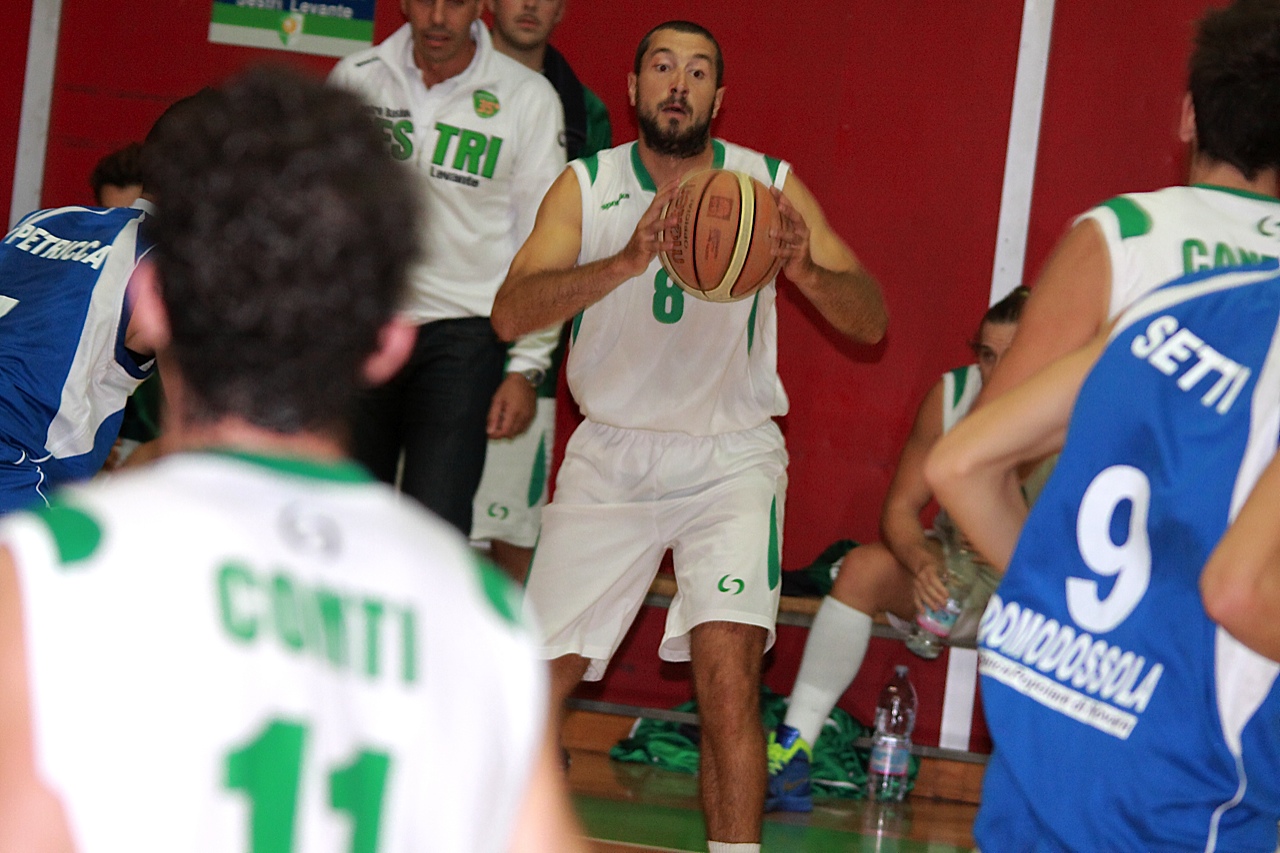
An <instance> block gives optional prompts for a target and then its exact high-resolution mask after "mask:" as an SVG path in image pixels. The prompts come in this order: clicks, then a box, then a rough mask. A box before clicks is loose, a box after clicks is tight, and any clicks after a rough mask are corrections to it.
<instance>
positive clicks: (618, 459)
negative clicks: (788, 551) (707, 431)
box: [525, 421, 787, 681]
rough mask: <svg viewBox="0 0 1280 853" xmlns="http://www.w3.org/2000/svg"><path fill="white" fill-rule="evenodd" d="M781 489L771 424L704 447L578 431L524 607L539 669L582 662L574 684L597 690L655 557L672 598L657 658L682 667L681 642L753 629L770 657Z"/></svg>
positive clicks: (546, 520)
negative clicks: (671, 577)
mask: <svg viewBox="0 0 1280 853" xmlns="http://www.w3.org/2000/svg"><path fill="white" fill-rule="evenodd" d="M786 486H787V451H786V448H785V446H784V443H783V439H782V434H781V433H780V432H779V430H778V428H777V426H776V425H775V424H774V423H773V422H772V421H769V422H767V423H765V424H763V425H761V426H759V427H756V428H754V429H750V430H744V431H742V432H734V433H728V434H724V435H714V436H690V435H686V434H683V433H659V432H652V431H647V430H626V429H618V428H615V427H609V426H603V425H601V424H596V423H592V422H591V421H585V422H584V423H583V424H582V425H581V426H580V427H579V428H578V429H577V430H576V431H575V432H574V434H573V437H572V438H570V440H569V445H568V447H567V448H566V451H565V459H564V462H563V463H562V465H561V467H560V473H559V474H558V477H557V480H556V496H555V499H554V500H553V501H552V502H551V504H550V505H549V506H547V507H546V509H545V510H544V511H543V514H542V536H541V538H540V539H539V541H538V547H537V550H536V551H535V552H534V557H533V565H532V568H531V569H530V573H529V580H528V587H527V591H526V594H525V608H526V610H528V611H530V613H531V615H532V616H533V618H534V621H535V624H536V625H537V626H538V630H539V631H540V634H541V641H540V642H539V643H538V645H539V646H540V652H541V654H542V656H543V657H544V658H546V659H548V660H550V659H554V658H557V657H560V656H561V655H566V654H577V655H582V656H583V657H586V658H589V659H591V664H590V666H589V667H588V669H587V674H586V680H588V681H595V680H599V679H600V678H602V677H603V676H604V671H605V668H606V666H607V665H608V663H609V659H610V658H612V657H613V654H614V652H616V651H617V649H618V646H619V645H620V644H621V642H622V639H623V637H624V636H625V635H626V633H627V630H628V628H630V626H631V623H632V621H634V619H635V617H636V614H637V613H638V612H639V610H640V606H641V605H642V604H643V602H644V597H645V595H646V593H647V592H648V590H649V585H650V583H652V581H653V577H654V575H655V574H656V573H657V571H658V566H659V563H660V562H661V560H662V555H663V553H664V552H665V551H666V550H667V549H670V550H671V552H672V558H673V563H674V566H675V575H676V583H677V586H678V591H677V593H676V596H675V598H674V599H673V600H672V602H671V607H670V609H669V610H668V612H667V622H666V629H665V631H664V634H663V638H662V644H661V646H660V647H659V649H658V655H659V657H661V658H662V659H663V660H667V661H687V660H689V632H690V631H691V630H692V629H693V628H694V626H696V625H699V624H701V623H703V622H713V621H727V622H740V623H744V624H748V625H758V626H760V627H762V628H764V629H766V630H767V631H768V632H769V636H768V640H767V642H766V645H765V648H766V649H768V648H770V647H772V646H773V641H774V637H775V632H774V626H775V623H776V619H777V613H778V599H779V595H780V588H781V583H780V581H781V554H782V522H783V511H784V507H785V495H786ZM535 639H536V638H535Z"/></svg>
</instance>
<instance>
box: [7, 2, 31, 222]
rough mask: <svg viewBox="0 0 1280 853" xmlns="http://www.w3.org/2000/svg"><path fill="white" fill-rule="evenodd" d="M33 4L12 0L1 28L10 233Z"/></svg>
mask: <svg viewBox="0 0 1280 853" xmlns="http://www.w3.org/2000/svg"><path fill="white" fill-rule="evenodd" d="M30 31H31V0H9V11H8V12H7V13H5V26H3V27H0V80H4V81H5V85H4V86H0V219H2V220H3V225H4V226H5V227H4V229H3V230H5V231H7V230H9V229H8V225H9V205H10V204H12V199H13V168H14V161H15V160H16V158H17V156H18V119H19V117H20V116H21V114H22V81H23V79H24V78H25V77H26V69H27V39H28V38H29V34H30Z"/></svg>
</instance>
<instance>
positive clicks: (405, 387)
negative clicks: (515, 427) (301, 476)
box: [352, 317, 507, 536]
mask: <svg viewBox="0 0 1280 853" xmlns="http://www.w3.org/2000/svg"><path fill="white" fill-rule="evenodd" d="M506 355H507V347H506V344H504V343H502V341H500V340H498V336H497V335H495V334H494V331H493V326H492V325H490V323H489V318H488V317H463V318H459V319H455V320H437V321H436V322H434V323H427V324H425V325H422V326H419V327H418V338H417V341H416V343H415V344H414V348H413V354H412V355H411V356H410V358H409V361H408V363H407V364H405V366H404V367H403V368H401V370H400V372H399V373H397V374H396V375H395V377H393V378H392V379H391V380H390V381H389V382H387V383H386V384H385V385H382V386H380V387H378V388H375V389H372V390H370V391H368V392H366V393H365V394H364V395H362V397H361V399H360V400H359V402H358V404H357V406H356V411H355V413H354V415H353V417H352V455H353V456H355V458H356V460H357V461H359V462H361V463H362V464H364V465H365V466H367V467H368V468H369V470H370V471H372V472H373V474H374V476H376V477H377V478H378V479H380V480H382V481H383V482H387V483H391V482H394V480H395V475H396V465H397V462H398V461H399V458H400V453H401V451H402V450H403V452H404V474H403V477H402V479H401V490H402V491H403V492H404V493H405V494H407V495H410V496H412V497H414V498H416V499H417V500H418V501H420V502H421V503H422V504H423V505H424V506H426V507H427V508H428V509H430V510H431V511H432V512H434V513H436V514H437V515H439V516H440V517H441V518H443V519H444V520H445V521H447V522H449V523H450V524H452V525H453V526H454V527H456V528H458V530H460V531H462V534H463V535H464V536H467V535H470V533H471V502H472V500H473V499H474V498H475V494H476V488H477V487H478V486H479V485H480V475H481V474H482V473H483V471H484V456H485V448H486V447H487V445H488V438H487V437H486V435H485V421H486V419H487V418H488V414H489V404H490V403H491V401H492V400H493V395H494V392H496V391H497V390H498V385H499V383H501V382H502V377H503V369H504V366H505V363H506Z"/></svg>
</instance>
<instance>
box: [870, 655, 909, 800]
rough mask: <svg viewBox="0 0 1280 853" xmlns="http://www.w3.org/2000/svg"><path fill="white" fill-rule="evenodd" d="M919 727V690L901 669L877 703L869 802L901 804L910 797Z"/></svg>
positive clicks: (902, 667)
mask: <svg viewBox="0 0 1280 853" xmlns="http://www.w3.org/2000/svg"><path fill="white" fill-rule="evenodd" d="M915 725H916V688H915V687H914V686H913V685H912V684H911V679H910V678H908V677H907V668H906V667H905V666H902V665H899V666H898V667H897V668H895V669H894V672H893V678H891V679H889V683H888V684H886V685H885V686H884V689H883V690H881V691H880V699H879V701H877V702H876V732H875V736H874V738H873V739H872V741H871V761H870V763H869V765H868V766H867V799H869V800H878V801H885V800H888V801H895V802H901V801H902V799H903V798H905V797H906V796H907V764H908V758H909V756H910V755H911V731H912V729H914V728H915Z"/></svg>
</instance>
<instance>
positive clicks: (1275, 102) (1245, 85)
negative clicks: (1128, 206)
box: [1187, 0, 1280, 180]
mask: <svg viewBox="0 0 1280 853" xmlns="http://www.w3.org/2000/svg"><path fill="white" fill-rule="evenodd" d="M1189 70H1190V73H1189V79H1188V84H1187V88H1188V90H1189V91H1190V92H1191V101H1192V103H1193V104H1194V105H1195V110H1196V141H1197V144H1198V145H1199V146H1200V150H1201V151H1202V152H1203V153H1205V154H1206V155H1208V156H1209V157H1212V158H1213V159H1215V160H1220V161H1222V162H1224V163H1229V164H1231V165H1232V166H1234V167H1236V168H1237V169H1239V170H1240V171H1241V172H1242V173H1244V176H1245V177H1246V178H1248V179H1250V180H1252V179H1253V178H1255V177H1256V176H1257V174H1258V172H1259V171H1261V170H1262V169H1268V168H1280V0H1236V2H1235V3H1232V4H1231V5H1230V6H1227V7H1226V8H1224V9H1217V10H1214V11H1211V12H1209V13H1208V14H1206V15H1205V16H1204V18H1203V19H1201V21H1200V25H1199V29H1198V31H1197V34H1196V40H1195V51H1194V53H1193V54H1192V55H1191V61H1190V66H1189Z"/></svg>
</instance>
